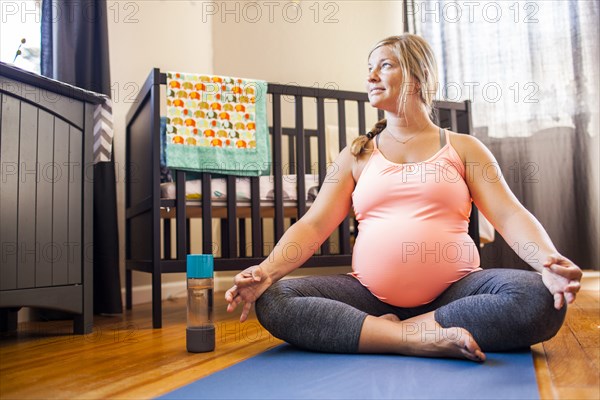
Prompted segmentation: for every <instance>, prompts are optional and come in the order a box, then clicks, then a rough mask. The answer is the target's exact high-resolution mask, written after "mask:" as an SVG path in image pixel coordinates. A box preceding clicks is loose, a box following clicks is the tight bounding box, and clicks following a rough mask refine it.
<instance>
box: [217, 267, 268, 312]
mask: <svg viewBox="0 0 600 400" xmlns="http://www.w3.org/2000/svg"><path fill="white" fill-rule="evenodd" d="M233 282H234V285H233V286H232V287H231V288H230V289H229V290H228V291H227V292H225V300H227V302H228V303H229V304H228V305H227V312H233V311H234V310H235V309H236V307H237V306H238V305H239V304H241V303H244V307H243V308H242V315H241V316H240V322H244V321H245V320H246V319H247V318H248V314H249V313H250V309H251V308H252V304H254V302H255V301H256V300H257V299H258V298H259V297H260V296H261V295H262V294H263V293H264V292H265V290H267V289H268V288H269V286H271V285H272V284H273V282H272V280H271V278H270V277H269V275H268V274H267V273H266V272H265V271H264V270H263V269H262V267H261V266H260V265H253V266H251V267H249V268H246V269H245V270H243V271H242V272H240V273H239V274H237V275H236V276H235V277H234V278H233Z"/></svg>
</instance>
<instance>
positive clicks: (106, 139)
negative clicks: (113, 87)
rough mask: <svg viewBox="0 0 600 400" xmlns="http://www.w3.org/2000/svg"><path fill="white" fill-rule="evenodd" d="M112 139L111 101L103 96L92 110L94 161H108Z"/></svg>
mask: <svg viewBox="0 0 600 400" xmlns="http://www.w3.org/2000/svg"><path fill="white" fill-rule="evenodd" d="M112 141H113V118H112V101H111V100H110V99H109V98H105V100H104V102H103V103H100V104H98V105H97V106H96V109H95V110H94V163H97V162H101V161H110V159H111V154H112Z"/></svg>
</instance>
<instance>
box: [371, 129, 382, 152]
mask: <svg viewBox="0 0 600 400" xmlns="http://www.w3.org/2000/svg"><path fill="white" fill-rule="evenodd" d="M380 135H381V132H379V133H378V134H377V135H375V140H374V141H373V146H374V147H375V149H379V136H380Z"/></svg>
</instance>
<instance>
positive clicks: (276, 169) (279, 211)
mask: <svg viewBox="0 0 600 400" xmlns="http://www.w3.org/2000/svg"><path fill="white" fill-rule="evenodd" d="M272 146H273V177H274V179H275V181H274V182H273V183H274V190H275V199H274V203H275V218H274V225H275V232H274V235H273V240H274V241H275V243H277V242H278V241H279V239H281V237H282V236H283V176H282V171H281V167H282V165H281V95H279V94H275V93H274V94H273V140H272Z"/></svg>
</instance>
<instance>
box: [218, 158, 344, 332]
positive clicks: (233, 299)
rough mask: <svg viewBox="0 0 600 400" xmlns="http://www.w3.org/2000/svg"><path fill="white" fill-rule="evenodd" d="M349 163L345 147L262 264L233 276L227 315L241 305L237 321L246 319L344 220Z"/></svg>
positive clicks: (227, 297)
mask: <svg viewBox="0 0 600 400" xmlns="http://www.w3.org/2000/svg"><path fill="white" fill-rule="evenodd" d="M353 160H354V157H353V156H352V154H350V151H349V149H348V148H345V149H344V150H342V152H341V153H340V155H339V156H338V158H337V159H336V161H335V162H334V163H333V166H331V168H330V169H329V173H328V174H327V176H326V177H325V181H324V182H323V185H322V186H321V189H320V190H319V194H318V195H317V198H316V199H315V201H314V203H313V204H312V206H311V207H310V208H309V209H308V211H307V212H306V214H305V215H304V216H302V218H300V220H298V222H296V223H295V224H294V225H292V226H291V227H290V228H289V229H288V230H286V232H285V233H284V234H283V236H282V237H281V239H280V240H279V242H278V243H277V245H276V246H275V247H274V249H273V250H272V251H271V253H270V254H269V256H268V257H267V258H266V259H265V260H264V261H263V262H261V263H260V264H259V265H255V266H252V267H249V268H247V269H245V270H244V271H242V272H240V273H239V274H237V275H236V276H235V278H234V285H233V287H231V288H230V289H229V290H227V292H226V293H225V299H226V300H227V302H228V303H229V305H228V306H227V311H229V312H232V311H233V310H235V308H236V307H237V306H238V305H239V304H241V303H244V307H243V309H242V314H241V316H240V321H241V322H243V321H245V320H246V318H247V316H248V313H249V312H250V308H251V307H252V304H253V303H254V302H255V301H256V300H257V299H258V298H259V297H260V296H261V295H262V293H264V291H265V290H267V289H268V288H269V286H271V285H272V284H273V283H274V282H276V281H278V280H279V279H281V278H283V277H284V276H285V275H287V274H289V273H290V272H292V271H293V270H295V269H296V268H298V267H300V266H301V265H302V264H304V262H305V261H306V260H308V259H309V258H310V257H311V256H312V255H313V254H314V253H315V252H316V251H317V249H318V248H319V246H320V245H321V244H322V243H323V242H324V241H325V239H327V238H328V237H329V235H331V233H332V232H333V230H334V229H335V228H336V227H337V226H338V225H339V224H340V223H341V222H342V220H343V219H344V218H346V216H347V215H348V212H349V211H350V206H351V204H352V191H353V190H354V179H353V177H352V165H353Z"/></svg>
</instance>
